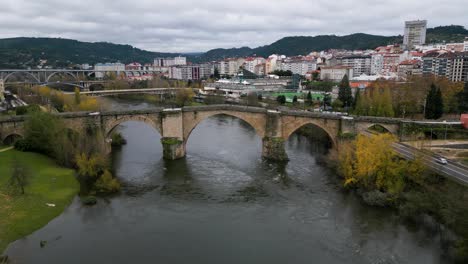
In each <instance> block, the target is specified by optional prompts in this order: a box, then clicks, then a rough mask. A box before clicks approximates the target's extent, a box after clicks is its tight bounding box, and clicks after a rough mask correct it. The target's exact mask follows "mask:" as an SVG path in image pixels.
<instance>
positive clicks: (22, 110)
mask: <svg viewBox="0 0 468 264" xmlns="http://www.w3.org/2000/svg"><path fill="white" fill-rule="evenodd" d="M15 111H16V115H26V114H29V113H34V112H39V111H41V108H40V107H39V105H36V104H32V105H28V106H18V107H17V108H16V109H15Z"/></svg>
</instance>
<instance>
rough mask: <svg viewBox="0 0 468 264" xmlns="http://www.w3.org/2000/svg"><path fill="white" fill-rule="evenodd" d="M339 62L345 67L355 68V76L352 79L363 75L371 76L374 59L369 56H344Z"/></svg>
mask: <svg viewBox="0 0 468 264" xmlns="http://www.w3.org/2000/svg"><path fill="white" fill-rule="evenodd" d="M338 62H339V64H341V65H343V66H346V67H351V68H353V75H352V76H350V77H357V76H359V75H361V74H366V75H370V74H371V65H372V57H371V56H369V55H350V56H344V57H340V58H338ZM384 64H385V61H384Z"/></svg>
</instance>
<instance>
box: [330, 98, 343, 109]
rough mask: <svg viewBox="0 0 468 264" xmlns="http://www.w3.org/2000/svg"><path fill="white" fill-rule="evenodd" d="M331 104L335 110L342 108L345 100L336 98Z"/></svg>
mask: <svg viewBox="0 0 468 264" xmlns="http://www.w3.org/2000/svg"><path fill="white" fill-rule="evenodd" d="M331 106H332V107H333V109H334V110H340V109H341V108H342V107H343V102H342V101H341V100H340V99H336V100H334V101H333V102H332V104H331Z"/></svg>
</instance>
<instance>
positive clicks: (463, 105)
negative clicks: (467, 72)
mask: <svg viewBox="0 0 468 264" xmlns="http://www.w3.org/2000/svg"><path fill="white" fill-rule="evenodd" d="M458 110H460V112H461V113H468V82H466V83H465V88H464V89H463V91H461V92H460V93H459V94H458Z"/></svg>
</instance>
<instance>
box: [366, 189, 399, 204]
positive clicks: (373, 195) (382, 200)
mask: <svg viewBox="0 0 468 264" xmlns="http://www.w3.org/2000/svg"><path fill="white" fill-rule="evenodd" d="M362 198H363V199H364V202H365V203H366V204H368V205H372V206H380V207H385V206H389V205H391V200H392V197H391V195H390V194H389V193H384V192H381V191H370V192H366V193H364V194H363V195H362Z"/></svg>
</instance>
